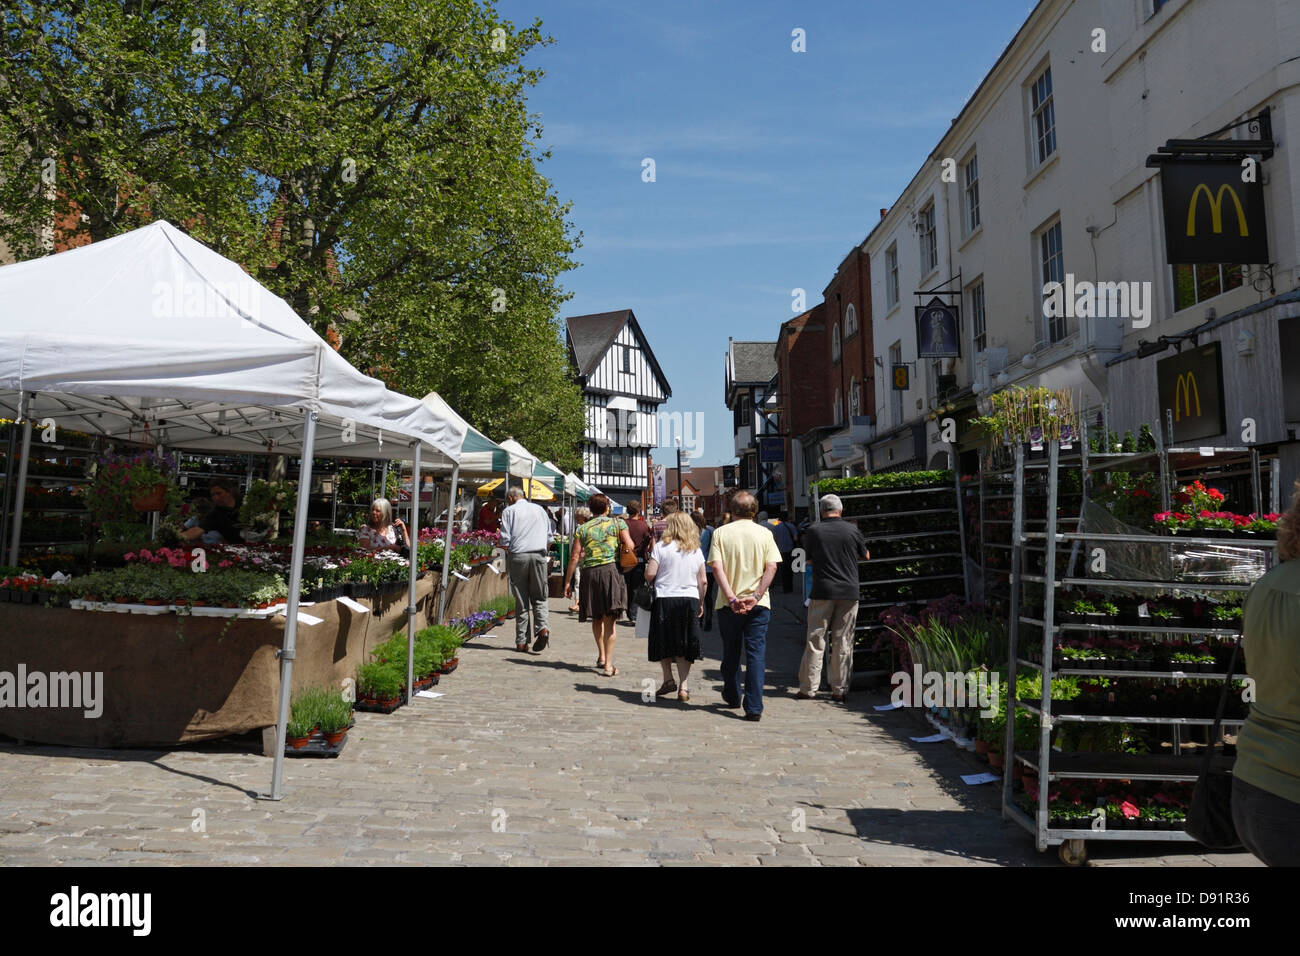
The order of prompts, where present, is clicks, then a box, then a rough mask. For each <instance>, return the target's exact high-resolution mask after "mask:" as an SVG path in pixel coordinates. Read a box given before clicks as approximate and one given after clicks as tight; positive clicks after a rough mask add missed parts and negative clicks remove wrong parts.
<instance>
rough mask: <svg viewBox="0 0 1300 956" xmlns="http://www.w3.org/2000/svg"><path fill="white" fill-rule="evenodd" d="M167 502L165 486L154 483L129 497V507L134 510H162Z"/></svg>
mask: <svg viewBox="0 0 1300 956" xmlns="http://www.w3.org/2000/svg"><path fill="white" fill-rule="evenodd" d="M166 504H167V486H166V485H163V484H158V485H154V486H153V488H152V489H150V490H149V491H147V492H144V493H143V494H138V495H136V496H135V497H134V498H132V499H131V507H132V508H134V509H135V510H136V511H162V510H163V507H164V506H165V505H166Z"/></svg>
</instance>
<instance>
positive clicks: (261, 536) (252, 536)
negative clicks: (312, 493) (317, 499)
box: [239, 478, 297, 542]
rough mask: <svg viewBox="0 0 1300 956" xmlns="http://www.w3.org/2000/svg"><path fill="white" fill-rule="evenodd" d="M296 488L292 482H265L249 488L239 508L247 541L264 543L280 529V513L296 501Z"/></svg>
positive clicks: (257, 482)
mask: <svg viewBox="0 0 1300 956" xmlns="http://www.w3.org/2000/svg"><path fill="white" fill-rule="evenodd" d="M296 495H297V490H296V486H295V485H294V484H293V482H290V481H263V480H261V479H260V478H259V479H257V480H256V481H254V482H253V483H252V484H250V485H249V486H248V490H247V491H246V492H244V500H243V502H242V503H241V504H240V506H239V521H240V523H241V524H242V525H243V526H244V540H245V541H254V542H256V541H262V540H265V539H266V537H267V536H268V535H270V534H272V533H273V532H274V531H276V530H277V529H278V527H279V521H280V512H281V511H283V510H284V509H285V508H287V507H289V505H290V504H291V503H292V502H293V501H294V499H295V497H296Z"/></svg>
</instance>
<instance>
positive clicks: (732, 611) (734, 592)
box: [709, 491, 781, 721]
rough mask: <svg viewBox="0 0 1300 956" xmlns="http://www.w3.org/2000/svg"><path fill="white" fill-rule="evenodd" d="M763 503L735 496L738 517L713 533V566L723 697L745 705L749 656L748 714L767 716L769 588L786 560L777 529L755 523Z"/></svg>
mask: <svg viewBox="0 0 1300 956" xmlns="http://www.w3.org/2000/svg"><path fill="white" fill-rule="evenodd" d="M757 513H758V502H757V501H756V500H754V496H753V495H751V494H750V493H749V492H747V491H742V492H740V493H739V494H737V495H736V496H735V497H733V498H732V499H731V518H732V520H731V521H730V522H729V523H728V524H725V525H723V526H722V527H720V528H718V529H717V530H715V531H714V532H713V541H712V542H711V543H710V545H709V565H710V566H711V567H712V568H713V576H714V579H715V580H716V581H717V582H718V603H717V609H718V630H719V631H721V632H722V700H723V703H724V705H725V706H726V707H730V708H735V707H739V706H741V695H740V656H741V651H742V650H743V651H744V655H745V696H744V707H745V719H746V720H753V721H757V720H760V719H761V718H762V715H763V679H764V677H765V674H766V670H767V624H768V621H769V620H771V617H772V599H771V598H770V597H768V588H769V587H770V586H771V584H772V578H774V577H775V576H776V566H777V565H778V564H780V563H781V552H780V551H779V550H778V549H777V546H776V539H775V538H773V537H772V532H771V531H769V530H768V529H766V528H764V527H762V526H761V525H757V524H755V523H754V515H756V514H757Z"/></svg>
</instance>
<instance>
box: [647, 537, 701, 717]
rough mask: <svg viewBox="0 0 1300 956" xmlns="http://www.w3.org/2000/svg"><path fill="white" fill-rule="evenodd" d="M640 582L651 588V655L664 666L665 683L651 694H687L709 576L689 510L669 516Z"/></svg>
mask: <svg viewBox="0 0 1300 956" xmlns="http://www.w3.org/2000/svg"><path fill="white" fill-rule="evenodd" d="M645 582H646V584H653V585H654V589H655V603H654V607H653V608H651V609H650V648H649V651H650V660H652V661H658V662H659V664H660V666H662V667H663V669H664V683H663V686H662V687H660V688H659V692H658V694H657V695H656V696H658V697H668V696H669V695H671V694H672V693H673V691H676V692H677V699H678V700H680V701H682V702H685V701H688V700H690V699H691V695H690V694H688V693H687V692H686V676H687V675H688V674H689V673H690V672H691V663H692V662H693V661H698V660H699V659H700V658H701V657H702V656H703V655H702V654H701V653H700V618H701V616H702V615H703V614H704V592H705V591H706V589H707V588H708V582H707V580H706V579H705V575H704V555H703V554H701V553H700V532H699V529H698V528H696V527H695V522H694V521H692V520H691V518H690V516H689V515H685V514H682V513H680V512H678V513H677V514H671V515H669V516H668V520H667V523H666V526H665V528H664V532H663V534H662V535H661V536H660V538H659V540H658V541H656V542H655V545H654V547H653V548H651V550H650V554H649V555H648V560H647V561H646V566H645ZM673 661H676V662H677V678H678V679H677V680H676V681H674V680H673V668H672V665H673Z"/></svg>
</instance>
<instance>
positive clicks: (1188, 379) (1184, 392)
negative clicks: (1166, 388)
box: [1174, 372, 1201, 422]
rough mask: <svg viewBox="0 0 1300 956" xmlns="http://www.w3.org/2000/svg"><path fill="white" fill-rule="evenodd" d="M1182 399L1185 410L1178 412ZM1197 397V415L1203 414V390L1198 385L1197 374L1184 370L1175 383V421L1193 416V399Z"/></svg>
mask: <svg viewBox="0 0 1300 956" xmlns="http://www.w3.org/2000/svg"><path fill="white" fill-rule="evenodd" d="M1180 398H1181V399H1182V402H1183V411H1182V414H1181V415H1180V414H1179V413H1178V400H1179V399H1180ZM1193 398H1195V399H1196V417H1197V418H1199V417H1200V416H1201V390H1200V389H1199V388H1197V386H1196V376H1195V375H1194V374H1193V373H1192V372H1183V374H1181V375H1179V376H1178V382H1177V383H1176V384H1175V385H1174V421H1176V422H1178V421H1182V420H1183V418H1191V417H1192V399H1193Z"/></svg>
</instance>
